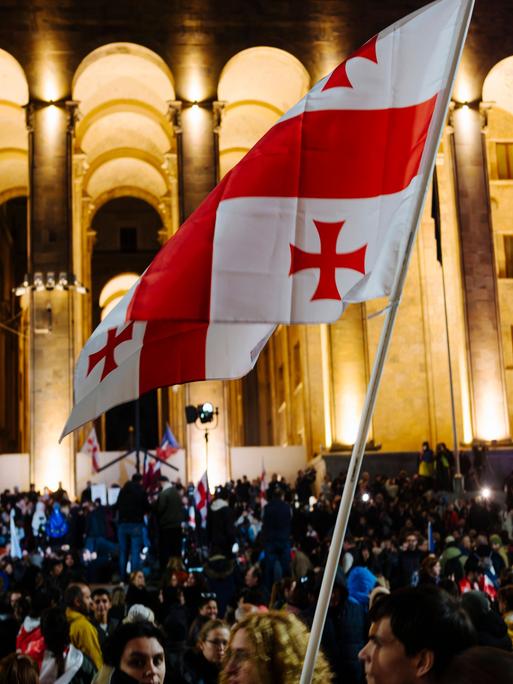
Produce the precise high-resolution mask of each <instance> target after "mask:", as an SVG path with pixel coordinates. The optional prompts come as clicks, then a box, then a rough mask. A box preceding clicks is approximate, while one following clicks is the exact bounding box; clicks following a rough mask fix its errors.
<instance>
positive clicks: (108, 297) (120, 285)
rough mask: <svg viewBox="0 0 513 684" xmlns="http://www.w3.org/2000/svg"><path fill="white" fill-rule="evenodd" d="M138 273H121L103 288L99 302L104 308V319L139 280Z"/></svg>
mask: <svg viewBox="0 0 513 684" xmlns="http://www.w3.org/2000/svg"><path fill="white" fill-rule="evenodd" d="M138 278H139V276H138V275H137V273H120V274H119V275H117V276H114V277H113V278H111V279H110V280H109V281H108V282H107V283H106V284H105V285H104V286H103V288H102V291H101V292H100V297H99V300H98V304H99V305H100V308H101V310H102V313H101V318H102V320H103V319H104V318H105V316H107V314H108V313H109V312H110V311H112V309H113V308H114V307H115V306H116V304H117V303H118V302H119V301H120V300H121V299H122V298H123V297H124V296H125V295H126V293H127V292H128V290H129V289H130V288H131V287H132V285H133V284H134V283H135V282H137V280H138Z"/></svg>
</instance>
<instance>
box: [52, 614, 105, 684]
mask: <svg viewBox="0 0 513 684" xmlns="http://www.w3.org/2000/svg"><path fill="white" fill-rule="evenodd" d="M41 634H42V635H43V638H44V641H45V652H44V656H43V662H42V664H41V671H40V676H39V681H40V684H61V682H62V684H64V682H66V684H68V683H69V684H88V683H89V682H90V681H91V680H92V679H93V677H94V675H95V673H96V667H95V665H94V663H93V661H92V660H91V659H90V658H88V657H87V656H86V655H85V654H84V653H82V651H80V650H79V649H78V648H76V647H75V646H73V644H72V643H71V641H70V634H69V623H68V621H67V619H66V614H65V612H64V611H63V610H62V609H61V608H49V609H48V610H47V611H45V612H44V613H43V615H42V617H41Z"/></svg>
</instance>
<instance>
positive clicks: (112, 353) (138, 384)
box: [60, 281, 274, 440]
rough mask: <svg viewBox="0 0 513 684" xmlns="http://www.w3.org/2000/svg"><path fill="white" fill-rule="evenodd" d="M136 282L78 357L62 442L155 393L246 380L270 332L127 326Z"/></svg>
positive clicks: (166, 324)
mask: <svg viewBox="0 0 513 684" xmlns="http://www.w3.org/2000/svg"><path fill="white" fill-rule="evenodd" d="M138 282H139V281H138ZM138 282H136V283H135V284H134V285H133V286H132V288H131V289H130V290H129V291H128V292H127V294H126V295H125V296H124V297H123V299H122V300H121V301H120V302H119V304H118V305H117V306H115V307H114V309H113V310H112V311H111V312H110V313H109V314H108V315H107V316H106V317H105V318H104V320H103V321H102V322H101V323H100V325H99V326H98V327H97V328H96V330H95V331H94V332H93V334H92V335H91V337H90V338H89V339H88V340H87V342H86V344H85V346H84V348H83V349H82V351H81V352H80V356H79V358H78V361H77V364H76V367H75V377H74V390H75V405H74V407H73V410H72V412H71V414H70V416H69V418H68V420H67V422H66V425H65V426H64V429H63V431H62V435H61V437H60V439H61V440H62V438H63V437H65V435H67V434H69V433H70V432H72V431H73V430H75V429H76V428H78V427H80V426H81V425H83V424H84V423H86V422H87V421H88V420H93V419H94V418H96V417H97V416H99V415H101V414H102V413H104V412H105V411H107V410H108V409H110V408H112V407H113V406H117V405H118V404H123V403H125V402H127V401H132V400H133V399H137V397H139V396H140V395H142V394H144V393H145V392H148V391H149V390H151V389H154V388H156V387H164V386H167V385H175V384H179V383H185V382H191V381H193V380H217V379H226V378H238V377H240V376H242V375H245V374H246V373H248V372H249V371H250V370H251V369H252V368H253V366H254V365H255V363H256V360H257V359H258V355H259V354H260V351H261V350H262V349H263V347H264V345H265V343H266V342H267V340H268V339H269V337H270V335H271V334H272V332H273V330H274V326H272V325H244V324H218V325H208V324H204V323H176V322H174V321H147V322H139V321H135V322H134V321H127V317H126V312H127V308H128V306H129V303H130V301H131V299H132V297H133V294H134V290H135V289H136V287H137V284H138Z"/></svg>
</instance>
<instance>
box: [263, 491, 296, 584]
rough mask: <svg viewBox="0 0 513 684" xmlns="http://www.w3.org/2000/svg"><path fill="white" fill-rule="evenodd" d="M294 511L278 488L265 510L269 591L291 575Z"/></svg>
mask: <svg viewBox="0 0 513 684" xmlns="http://www.w3.org/2000/svg"><path fill="white" fill-rule="evenodd" d="M291 521H292V510H291V508H290V504H288V503H287V502H286V501H285V493H284V491H283V489H282V488H281V487H276V488H275V489H274V491H273V493H272V497H271V500H270V501H269V502H268V504H267V506H266V507H265V508H264V515H263V523H262V541H263V543H264V552H265V561H264V566H265V584H266V586H267V589H268V591H270V590H271V587H272V585H273V583H274V582H276V581H277V580H280V579H281V578H282V577H287V576H288V575H290V548H291V546H290V535H291Z"/></svg>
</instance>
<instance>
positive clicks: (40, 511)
mask: <svg viewBox="0 0 513 684" xmlns="http://www.w3.org/2000/svg"><path fill="white" fill-rule="evenodd" d="M45 533H46V506H45V502H44V501H38V502H37V503H36V510H35V511H34V514H33V516H32V534H33V535H34V540H35V542H36V544H41V543H42V542H43V543H44V535H45Z"/></svg>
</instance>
